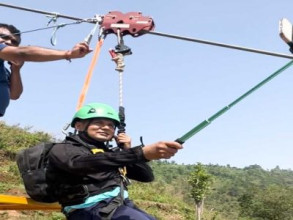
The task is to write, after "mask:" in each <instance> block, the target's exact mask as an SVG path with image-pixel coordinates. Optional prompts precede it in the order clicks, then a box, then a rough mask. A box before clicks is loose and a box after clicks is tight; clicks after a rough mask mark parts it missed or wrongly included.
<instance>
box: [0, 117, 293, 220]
mask: <svg viewBox="0 0 293 220" xmlns="http://www.w3.org/2000/svg"><path fill="white" fill-rule="evenodd" d="M53 139H54V138H53V137H51V136H50V135H49V134H47V133H45V132H31V131H30V128H24V129H23V128H20V127H19V126H18V125H15V126H8V125H6V124H5V123H4V122H0V193H1V194H9V195H25V191H24V188H23V185H22V183H21V178H20V176H19V173H18V169H17V166H16V163H15V155H16V153H17V152H18V151H19V150H20V149H23V148H26V147H29V146H34V145H36V144H37V143H39V142H42V141H50V140H53ZM151 166H152V168H153V170H154V173H155V177H156V179H155V181H154V182H153V183H148V184H146V183H138V182H133V183H132V185H130V187H129V192H130V197H131V198H132V199H133V200H134V201H135V203H136V204H137V205H138V206H139V207H141V208H142V209H144V210H146V211H147V212H149V213H150V214H152V215H154V216H156V217H157V219H160V220H181V219H182V220H185V219H186V220H189V219H190V220H191V219H195V217H194V216H195V205H194V202H193V200H192V199H191V197H190V196H189V192H190V186H189V185H188V183H187V178H188V176H189V175H190V173H191V172H192V171H193V169H194V167H195V165H183V164H181V165H180V164H176V163H175V162H173V161H165V160H163V161H153V162H151ZM203 166H204V168H205V170H206V171H207V172H208V173H209V174H211V175H212V176H213V178H214V183H213V185H212V190H210V192H209V194H208V195H207V196H206V199H205V201H204V214H203V218H202V219H205V220H235V219H239V220H261V219H266V220H291V219H293V171H292V170H282V169H280V168H279V167H276V168H275V169H272V170H264V169H262V168H261V167H260V166H258V165H251V166H249V167H245V168H243V169H240V168H236V167H230V166H219V165H212V164H209V165H203ZM0 219H23V220H25V219H30V220H31V219H35V220H41V219H42V220H44V219H49V220H50V219H51V220H58V219H59V220H61V219H64V217H63V214H61V213H58V212H49V211H0Z"/></svg>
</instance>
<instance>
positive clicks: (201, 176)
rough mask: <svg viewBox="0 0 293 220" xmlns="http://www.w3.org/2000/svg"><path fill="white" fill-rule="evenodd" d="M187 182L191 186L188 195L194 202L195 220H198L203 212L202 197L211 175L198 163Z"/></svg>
mask: <svg viewBox="0 0 293 220" xmlns="http://www.w3.org/2000/svg"><path fill="white" fill-rule="evenodd" d="M187 182H188V183H189V185H190V186H191V192H190V195H191V197H192V198H193V200H194V202H195V204H196V211H197V214H196V216H197V220H200V219H201V215H202V213H203V204H204V199H205V198H206V196H207V194H208V192H209V190H210V188H211V185H212V183H213V177H212V175H210V174H208V173H207V172H206V170H205V169H204V168H203V166H202V165H201V164H200V163H198V164H197V165H196V166H195V167H194V171H192V172H191V173H190V175H189V177H188V179H187Z"/></svg>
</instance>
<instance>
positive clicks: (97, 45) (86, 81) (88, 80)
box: [76, 38, 104, 110]
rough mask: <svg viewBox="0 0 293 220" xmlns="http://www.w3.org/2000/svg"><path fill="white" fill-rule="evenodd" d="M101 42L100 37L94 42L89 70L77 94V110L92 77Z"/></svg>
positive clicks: (80, 105)
mask: <svg viewBox="0 0 293 220" xmlns="http://www.w3.org/2000/svg"><path fill="white" fill-rule="evenodd" d="M103 43H104V39H103V38H101V39H100V40H99V41H98V42H97V44H96V48H95V51H94V54H93V58H92V60H91V63H90V66H89V70H88V73H87V75H86V78H85V82H84V84H83V88H82V90H81V93H80V95H79V99H78V104H77V107H76V109H77V110H79V109H80V108H81V107H82V106H83V103H84V100H85V96H86V94H87V91H88V88H89V84H90V81H91V78H92V75H93V71H94V68H95V65H96V63H97V60H98V58H99V55H100V51H101V47H102V45H103Z"/></svg>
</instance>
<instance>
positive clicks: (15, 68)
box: [8, 61, 24, 73]
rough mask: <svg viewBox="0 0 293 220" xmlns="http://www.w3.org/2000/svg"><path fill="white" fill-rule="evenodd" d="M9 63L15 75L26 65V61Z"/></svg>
mask: <svg viewBox="0 0 293 220" xmlns="http://www.w3.org/2000/svg"><path fill="white" fill-rule="evenodd" d="M8 63H9V65H10V70H11V73H13V72H15V71H20V69H21V67H22V66H23V64H24V61H17V62H14V61H9V62H8Z"/></svg>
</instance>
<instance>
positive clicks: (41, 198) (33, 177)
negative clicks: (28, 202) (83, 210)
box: [16, 143, 57, 203]
mask: <svg viewBox="0 0 293 220" xmlns="http://www.w3.org/2000/svg"><path fill="white" fill-rule="evenodd" d="M54 144H55V143H40V144H39V145H36V146H34V147H30V148H27V149H24V150H22V151H20V152H19V153H18V154H17V156H16V162H17V166H18V169H19V172H20V174H21V177H22V180H23V183H24V187H25V190H26V192H27V194H28V195H29V196H30V197H31V198H32V199H33V200H35V201H38V202H46V203H52V202H57V198H56V197H55V196H54V190H53V189H52V187H50V185H49V184H48V183H47V178H46V171H47V166H48V153H49V151H50V150H51V149H52V147H53V146H54Z"/></svg>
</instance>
